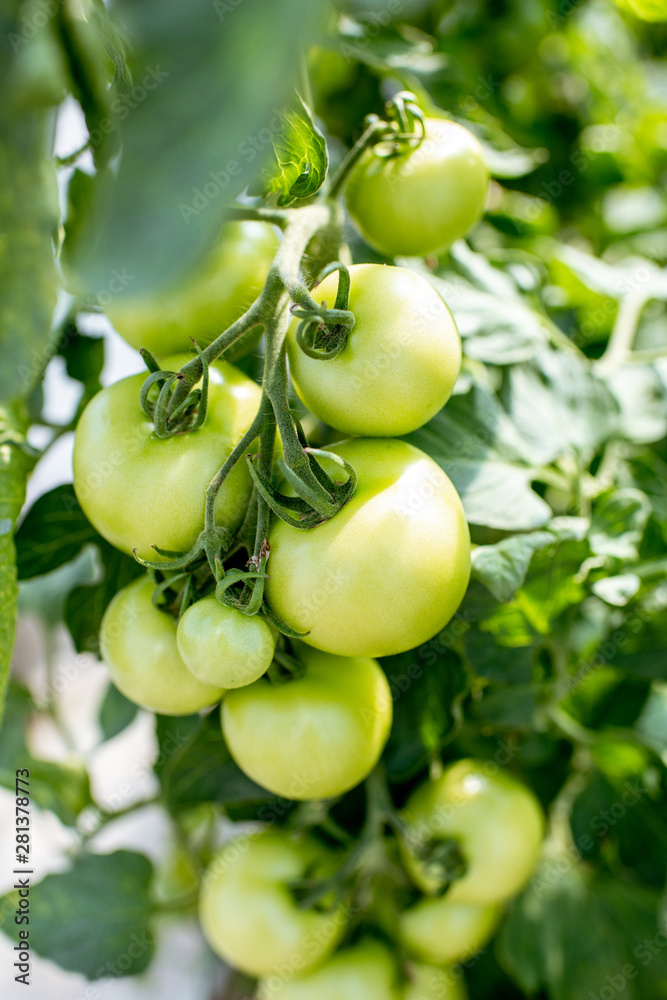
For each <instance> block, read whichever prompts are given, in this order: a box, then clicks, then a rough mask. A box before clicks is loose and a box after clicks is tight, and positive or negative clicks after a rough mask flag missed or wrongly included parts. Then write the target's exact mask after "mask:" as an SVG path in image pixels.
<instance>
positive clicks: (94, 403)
mask: <svg viewBox="0 0 667 1000" xmlns="http://www.w3.org/2000/svg"><path fill="white" fill-rule="evenodd" d="M187 360H188V358H187V357H186V356H185V355H181V356H176V357H172V358H166V359H165V360H164V362H163V364H164V366H165V369H167V370H169V371H178V369H179V368H181V367H182V365H183V364H184V363H185V362H186V361H187ZM145 377H146V376H145V375H144V374H140V375H131V376H130V377H129V378H124V379H121V380H120V382H115V383H114V384H113V385H110V386H109V387H108V388H106V389H102V391H101V392H98V393H97V395H96V396H94V397H93V399H91V401H90V403H89V404H88V406H87V407H86V409H85V410H84V411H83V414H82V416H81V419H80V420H79V423H78V426H77V429H76V435H75V439H74V458H73V462H74V489H75V491H76V495H77V497H78V499H79V503H80V504H81V507H82V508H83V511H84V513H85V515H86V517H87V518H88V520H89V521H90V523H91V524H92V525H93V527H94V528H96V529H97V530H98V531H99V533H100V534H101V535H102V536H103V537H104V538H106V540H107V541H108V542H111V544H112V545H115V546H116V548H119V549H122V550H123V551H124V552H132V550H133V549H135V548H136V550H137V554H138V555H139V556H141V557H143V558H144V559H158V558H159V557H158V555H157V553H156V552H155V550H154V549H152V548H151V546H152V545H157V546H158V547H159V548H162V549H167V550H170V551H175V552H187V551H188V550H189V549H190V548H191V546H192V545H194V543H195V542H196V540H197V536H198V535H199V532H200V531H201V530H202V528H203V527H204V492H205V490H206V487H207V486H208V484H209V482H210V480H211V479H212V478H213V476H214V475H215V473H216V472H217V471H218V469H219V468H220V466H221V465H222V463H223V462H224V460H225V458H226V457H227V456H228V455H229V453H230V451H231V450H232V448H233V447H234V445H235V444H237V443H238V441H239V440H240V438H241V437H242V436H243V434H244V433H245V431H246V430H247V429H248V427H249V426H250V424H251V423H252V420H253V418H254V416H255V414H256V413H257V410H258V408H259V401H260V397H261V390H260V388H259V386H258V385H257V384H256V383H255V382H252V381H251V380H250V379H249V378H247V377H246V376H245V375H244V374H243V373H242V372H240V371H239V370H238V369H237V368H234V367H232V365H228V364H226V363H225V362H218V363H216V364H215V365H212V366H211V368H210V387H209V402H208V412H207V416H206V422H205V424H204V426H203V427H201V428H200V429H199V430H197V431H193V432H192V433H191V434H178V435H176V436H175V437H170V438H162V439H161V438H156V437H155V435H154V434H153V425H152V423H151V422H150V421H149V420H148V418H147V417H146V415H145V413H144V412H143V410H142V409H141V406H140V405H139V391H140V389H141V386H142V383H143V381H144V378H145ZM251 491H252V483H251V480H250V476H249V473H248V470H247V468H246V464H245V462H244V461H241V462H237V464H236V465H235V466H234V468H233V470H232V472H231V473H230V475H229V476H228V477H227V479H226V480H225V482H224V483H223V486H222V489H221V490H220V492H219V493H218V496H217V500H216V507H215V513H216V521H217V523H218V524H223V525H225V526H226V527H228V528H230V529H232V530H233V529H235V528H236V527H238V525H239V524H240V523H241V521H242V520H243V516H244V514H245V511H246V508H247V505H248V501H249V499H250V494H251Z"/></svg>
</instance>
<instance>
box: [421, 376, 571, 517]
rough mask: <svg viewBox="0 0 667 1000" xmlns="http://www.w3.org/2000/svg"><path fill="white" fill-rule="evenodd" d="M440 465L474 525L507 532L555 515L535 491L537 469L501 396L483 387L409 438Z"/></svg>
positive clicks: (459, 398) (457, 399) (459, 399)
mask: <svg viewBox="0 0 667 1000" xmlns="http://www.w3.org/2000/svg"><path fill="white" fill-rule="evenodd" d="M406 440H407V441H410V443H411V444H414V445H416V447H417V448H421V450H422V451H425V452H426V453H427V455H430V456H431V458H433V459H435V461H436V462H437V463H438V465H440V466H441V467H442V468H443V469H444V471H445V472H446V473H447V475H448V476H449V477H450V479H451V480H452V482H453V483H454V486H455V487H456V489H457V491H458V493H459V496H460V497H461V500H462V501H463V507H464V510H465V512H466V517H467V519H468V521H470V522H471V523H472V524H481V525H487V526H489V527H491V528H502V529H503V530H506V531H517V530H519V531H520V530H525V529H530V528H537V527H541V526H542V525H544V524H546V522H547V521H548V520H549V518H550V517H551V514H552V511H551V508H550V507H549V505H548V504H547V503H545V502H544V500H542V498H541V497H539V496H538V495H537V493H535V492H534V491H533V489H532V488H531V482H532V480H533V479H534V478H535V469H534V468H533V467H531V465H530V463H529V460H528V459H527V458H526V457H525V451H526V446H525V445H524V443H523V442H522V440H521V438H520V436H519V434H518V433H517V431H516V429H515V427H514V425H513V424H512V422H511V421H510V419H509V417H508V416H507V414H506V413H505V412H504V411H503V409H502V407H501V405H500V404H499V403H498V401H497V399H496V397H495V396H494V395H493V394H492V393H491V392H489V390H488V389H485V388H483V387H482V386H475V387H474V388H473V389H472V390H471V391H470V392H468V393H466V394H465V395H463V396H453V397H452V399H450V401H449V402H448V404H447V406H446V407H445V408H444V409H443V410H441V411H440V413H439V414H438V415H437V416H436V417H434V418H433V420H431V421H430V423H428V424H426V425H425V426H424V427H422V428H420V429H419V430H418V431H414V433H412V434H409V435H408V436H407V438H406Z"/></svg>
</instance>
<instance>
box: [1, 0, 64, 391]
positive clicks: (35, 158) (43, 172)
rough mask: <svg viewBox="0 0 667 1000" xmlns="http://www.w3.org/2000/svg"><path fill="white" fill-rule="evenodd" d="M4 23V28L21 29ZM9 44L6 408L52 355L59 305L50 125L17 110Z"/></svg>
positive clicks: (4, 148)
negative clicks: (48, 152) (49, 158)
mask: <svg viewBox="0 0 667 1000" xmlns="http://www.w3.org/2000/svg"><path fill="white" fill-rule="evenodd" d="M18 21H19V18H18V5H17V16H16V24H13V23H12V19H11V17H8V18H7V20H5V19H4V18H3V29H5V30H8V31H10V32H11V31H12V29H15V31H16V32H19V24H18ZM12 48H13V50H14V56H13V57H12V56H9V57H8V55H7V54H8V52H9V49H10V45H9V44H6V45H5V46H4V47H3V52H4V55H3V58H2V60H0V64H1V65H0V84H1V85H2V92H3V94H4V95H5V96H4V99H3V102H2V110H0V192H1V194H0V219H1V220H2V221H1V223H0V226H1V231H2V235H1V236H0V287H1V288H2V297H0V351H1V353H2V367H1V368H0V403H2V402H5V401H7V400H11V399H16V398H17V397H18V396H22V395H25V394H26V393H27V392H28V390H29V389H30V388H31V387H32V386H33V384H34V383H35V382H36V381H37V379H38V377H39V376H40V374H41V373H42V371H43V369H44V368H45V367H46V363H47V361H48V360H49V358H50V353H49V338H50V330H51V316H52V313H53V309H54V306H55V304H56V269H55V256H54V250H53V233H54V231H55V228H56V226H57V224H58V219H59V209H58V191H57V187H56V179H55V172H54V170H53V166H52V164H50V163H48V162H47V161H46V157H45V150H46V149H47V148H48V135H49V128H50V125H49V122H48V119H47V116H46V114H45V113H44V112H42V111H37V110H32V111H30V112H29V111H27V110H26V108H25V107H22V106H21V105H20V104H19V105H18V106H16V107H15V106H14V103H13V100H12V97H13V96H15V95H14V93H13V87H12V85H11V83H10V80H11V75H12V71H14V70H15V61H16V50H15V48H14V47H12Z"/></svg>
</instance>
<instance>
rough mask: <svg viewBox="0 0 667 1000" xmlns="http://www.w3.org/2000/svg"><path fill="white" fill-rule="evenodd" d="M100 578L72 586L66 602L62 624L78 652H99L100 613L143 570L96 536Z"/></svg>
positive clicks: (134, 561) (136, 563)
mask: <svg viewBox="0 0 667 1000" xmlns="http://www.w3.org/2000/svg"><path fill="white" fill-rule="evenodd" d="M95 543H96V545H97V549H98V552H99V558H100V574H101V579H99V578H98V581H97V582H96V583H94V584H93V585H92V586H86V585H84V586H79V587H74V588H73V589H72V590H71V591H70V593H69V594H68V596H67V600H66V602H65V614H64V618H65V624H66V625H67V628H68V629H69V631H70V634H71V636H72V639H73V640H74V645H75V646H76V648H77V650H78V652H80V653H85V652H91V653H97V652H99V632H100V625H101V624H102V617H103V615H104V612H105V611H106V609H107V606H108V604H109V602H110V601H111V598H112V597H113V596H114V595H115V594H117V593H118V591H119V590H122V588H123V587H126V586H127V584H128V583H131V582H132V580H134V579H136V577H138V576H141V574H142V573H143V572H144V570H143V568H142V567H141V566H140V565H139V563H138V562H137V561H136V560H135V559H132V558H131V557H130V556H126V555H125V553H124V552H119V551H118V549H115V548H114V547H113V546H112V545H109V544H108V543H107V542H105V541H103V539H101V538H99V536H98V537H97V538H96V542H95Z"/></svg>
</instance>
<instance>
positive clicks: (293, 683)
mask: <svg viewBox="0 0 667 1000" xmlns="http://www.w3.org/2000/svg"><path fill="white" fill-rule="evenodd" d="M295 645H297V650H296V653H297V656H298V658H299V659H300V660H301V662H302V664H303V665H304V667H305V671H304V673H303V675H302V676H301V677H296V678H294V679H292V680H288V681H286V682H285V683H284V684H278V685H274V684H272V683H271V682H270V681H269V680H267V679H262V680H259V681H257V682H256V683H255V684H252V685H251V686H250V687H245V688H240V689H239V690H237V691H233V692H231V693H230V694H229V695H228V698H227V700H226V703H225V706H224V709H223V711H222V728H223V732H224V735H225V740H226V742H227V746H228V747H229V751H230V753H231V755H232V757H233V758H234V760H235V761H236V763H237V764H238V765H239V767H240V768H241V769H242V770H243V771H245V773H246V774H247V775H249V776H250V777H251V778H252V779H253V781H256V782H257V783H258V784H260V785H262V786H263V787H264V788H268V789H269V791H271V792H275V793H276V795H282V796H285V797H286V798H289V799H324V798H330V797H332V796H334V795H342V794H343V792H346V791H348V790H349V789H350V788H354V786H355V785H358V784H359V782H360V781H363V779H364V778H365V777H366V776H367V775H368V774H369V773H370V771H371V770H372V769H373V768H374V767H375V765H376V763H377V762H378V760H379V757H380V754H381V753H382V750H383V749H384V745H385V743H386V742H387V738H388V736H389V730H390V729H391V719H392V700H391V691H390V688H389V683H388V681H387V678H386V675H385V674H384V672H383V671H382V669H381V668H380V666H379V665H378V663H376V661H375V660H369V659H362V658H360V657H357V658H348V657H343V656H332V655H331V654H330V653H322V652H320V651H319V650H315V649H309V648H308V646H305V645H303V644H302V643H300V644H295Z"/></svg>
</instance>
